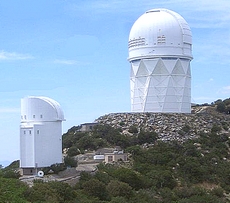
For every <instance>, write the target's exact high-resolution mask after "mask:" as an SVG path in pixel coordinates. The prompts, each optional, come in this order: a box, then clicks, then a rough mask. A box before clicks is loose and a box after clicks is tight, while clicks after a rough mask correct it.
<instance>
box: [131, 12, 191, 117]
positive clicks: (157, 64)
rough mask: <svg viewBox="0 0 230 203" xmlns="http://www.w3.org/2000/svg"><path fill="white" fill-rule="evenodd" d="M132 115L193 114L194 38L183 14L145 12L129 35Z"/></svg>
mask: <svg viewBox="0 0 230 203" xmlns="http://www.w3.org/2000/svg"><path fill="white" fill-rule="evenodd" d="M128 60H129V62H130V64H131V72H130V90H131V91H130V93H131V110H132V112H164V113H191V70H190V61H191V60H192V34H191V30H190V27H189V26H188V23H187V22H186V21H185V20H184V18H182V17H181V16H180V15H179V14H177V13H175V12H173V11H170V10H167V9H152V10H149V11H147V12H145V13H144V14H143V15H142V16H140V17H139V18H138V19H137V20H136V22H135V23H134V24H133V26H132V28H131V31H130V34H129V57H128Z"/></svg>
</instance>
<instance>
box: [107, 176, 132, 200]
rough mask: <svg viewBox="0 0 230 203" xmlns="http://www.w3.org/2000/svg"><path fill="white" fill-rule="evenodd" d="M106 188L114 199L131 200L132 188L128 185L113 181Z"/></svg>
mask: <svg viewBox="0 0 230 203" xmlns="http://www.w3.org/2000/svg"><path fill="white" fill-rule="evenodd" d="M106 188H107V191H108V192H109V194H110V195H111V196H112V197H118V196H121V197H126V198H130V197H131V195H132V188H131V187H130V186H129V185H128V184H127V183H124V182H121V181H118V180H111V181H110V182H109V184H108V185H107V187H106Z"/></svg>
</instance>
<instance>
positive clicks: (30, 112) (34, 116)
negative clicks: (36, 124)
mask: <svg viewBox="0 0 230 203" xmlns="http://www.w3.org/2000/svg"><path fill="white" fill-rule="evenodd" d="M33 120H34V121H64V120H65V119H64V114H63V111H62V109H61V106H60V104H59V103H58V102H56V101H55V100H53V99H50V98H48V97H35V96H29V97H25V98H23V99H22V103H21V122H28V121H33Z"/></svg>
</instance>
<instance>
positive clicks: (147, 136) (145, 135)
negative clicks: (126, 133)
mask: <svg viewBox="0 0 230 203" xmlns="http://www.w3.org/2000/svg"><path fill="white" fill-rule="evenodd" d="M156 140H157V133H156V132H144V131H141V132H140V133H139V134H138V143H139V144H140V145H141V144H144V143H154V142H155V141H156Z"/></svg>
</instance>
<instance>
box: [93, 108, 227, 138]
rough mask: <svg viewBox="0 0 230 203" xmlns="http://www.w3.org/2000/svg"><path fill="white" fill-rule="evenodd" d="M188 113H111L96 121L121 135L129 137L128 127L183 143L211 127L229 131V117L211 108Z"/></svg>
mask: <svg viewBox="0 0 230 203" xmlns="http://www.w3.org/2000/svg"><path fill="white" fill-rule="evenodd" d="M192 112H193V113H191V114H179V113H150V112H149V113H111V114H107V115H104V116H101V117H99V118H98V119H96V122H98V123H101V124H107V125H111V126H112V127H114V128H119V129H121V130H122V133H124V134H126V135H129V136H132V135H133V134H132V133H130V132H129V129H130V127H131V126H135V127H136V128H137V129H138V131H140V130H144V131H155V132H156V133H157V134H158V136H159V139H160V140H163V141H169V140H178V141H182V142H183V141H185V140H187V139H193V138H196V137H199V136H200V134H201V133H210V132H211V130H212V128H213V126H214V125H215V126H219V127H221V132H226V133H228V132H230V115H227V114H221V113H217V112H216V111H215V110H214V109H213V108H212V107H194V108H193V109H192Z"/></svg>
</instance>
